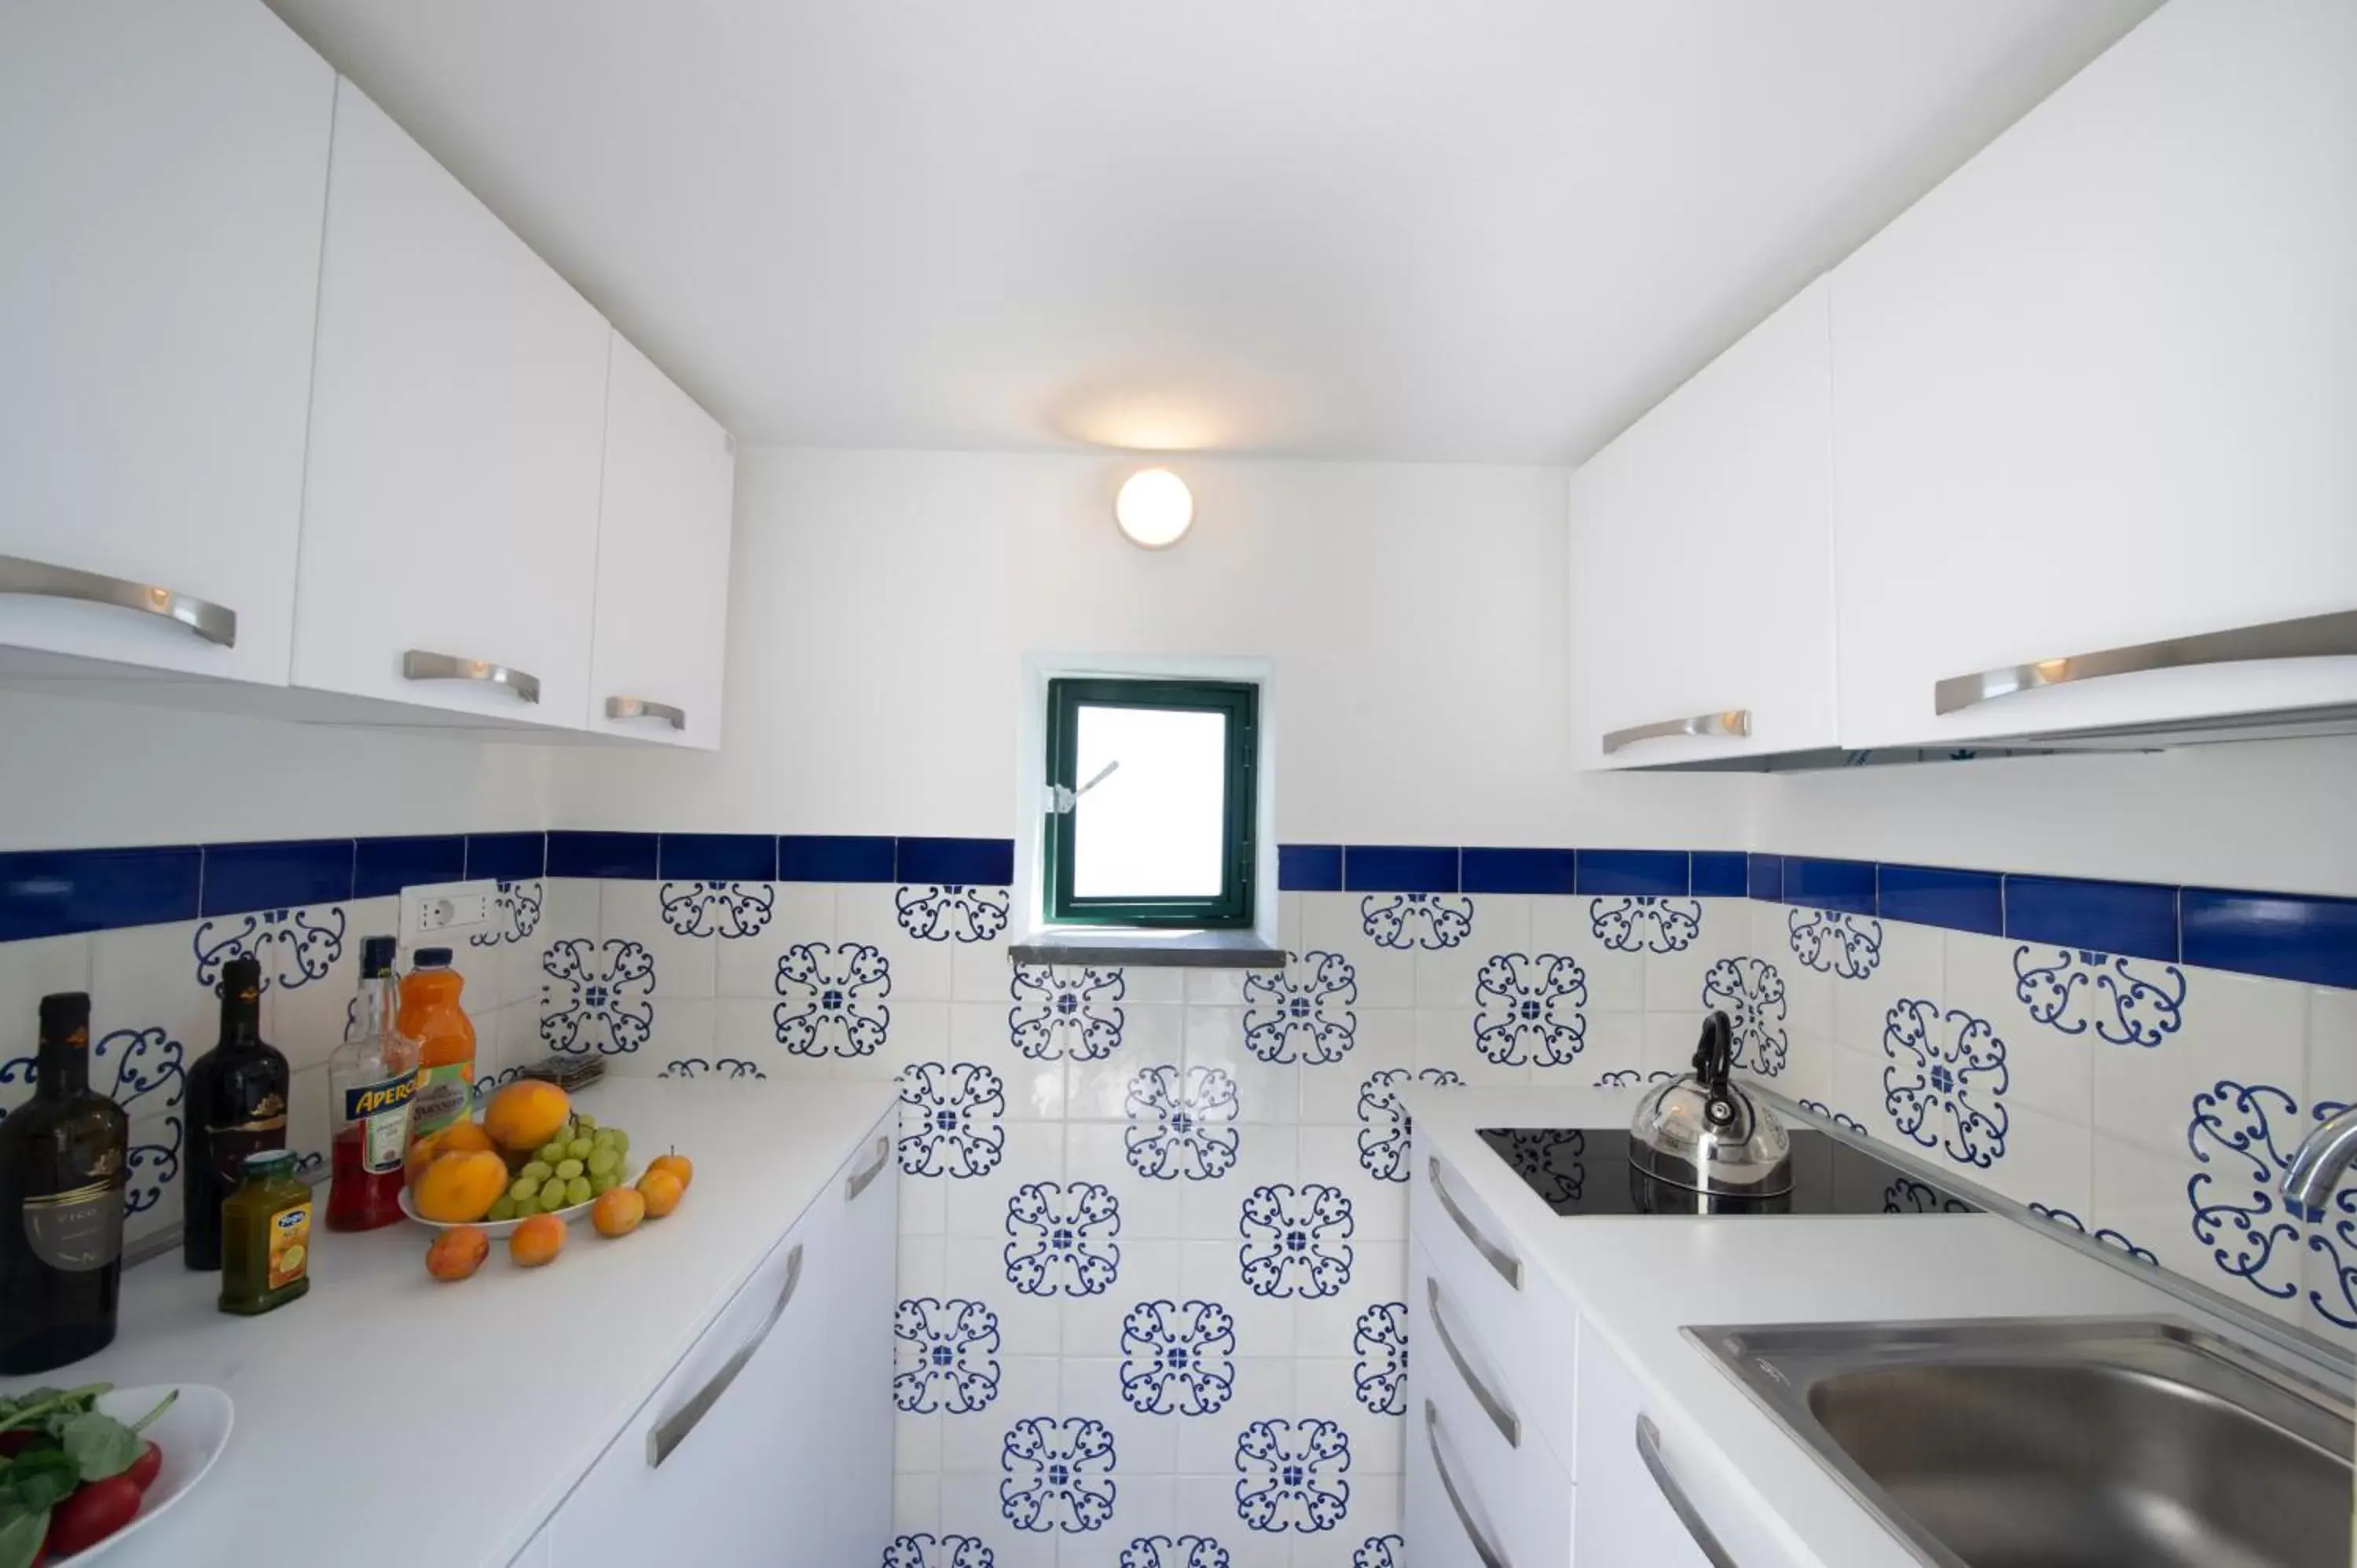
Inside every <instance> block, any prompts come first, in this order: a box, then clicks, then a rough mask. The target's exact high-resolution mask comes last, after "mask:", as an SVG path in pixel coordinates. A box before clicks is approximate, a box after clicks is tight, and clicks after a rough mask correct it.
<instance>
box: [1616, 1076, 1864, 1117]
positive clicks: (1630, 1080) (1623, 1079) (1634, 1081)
mask: <svg viewBox="0 0 2357 1568" xmlns="http://www.w3.org/2000/svg"><path fill="white" fill-rule="evenodd" d="M1678 1076H1680V1075H1679V1074H1677V1073H1674V1072H1672V1071H1671V1070H1670V1069H1667V1068H1655V1069H1653V1070H1652V1071H1651V1072H1639V1071H1638V1070H1637V1069H1635V1068H1633V1067H1624V1068H1620V1069H1617V1070H1616V1071H1612V1072H1602V1073H1598V1074H1597V1075H1596V1087H1597V1088H1598V1089H1634V1088H1636V1087H1637V1085H1639V1084H1641V1083H1667V1082H1669V1081H1670V1079H1674V1078H1676V1077H1678ZM1858 1130H1859V1131H1860V1132H1864V1131H1865V1129H1864V1128H1862V1127H1861V1128H1860V1129H1858Z"/></svg>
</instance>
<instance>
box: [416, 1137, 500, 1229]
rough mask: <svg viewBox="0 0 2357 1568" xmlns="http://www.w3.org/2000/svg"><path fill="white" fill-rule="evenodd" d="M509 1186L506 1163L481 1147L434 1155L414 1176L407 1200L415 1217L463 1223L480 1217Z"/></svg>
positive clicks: (449, 1222) (471, 1221)
mask: <svg viewBox="0 0 2357 1568" xmlns="http://www.w3.org/2000/svg"><path fill="white" fill-rule="evenodd" d="M507 1187H508V1163H507V1161H505V1160H503V1159H501V1158H500V1157H499V1155H487V1154H484V1153H482V1152H481V1151H480V1150H476V1151H473V1152H470V1153H467V1154H458V1155H435V1156H434V1159H433V1163H432V1164H430V1165H427V1166H426V1167H425V1175H424V1176H419V1177H418V1178H417V1187H416V1190H415V1191H414V1192H412V1193H411V1194H410V1195H409V1200H410V1202H411V1203H413V1204H414V1205H415V1206H416V1208H417V1215H418V1218H419V1219H431V1220H434V1221H435V1222H436V1223H437V1224H442V1225H466V1224H471V1223H473V1222H474V1221H475V1220H478V1219H481V1218H482V1217H483V1216H484V1215H486V1214H489V1213H490V1211H491V1205H492V1204H494V1203H497V1202H498V1201H499V1200H500V1194H501V1193H502V1192H505V1191H506V1190H507Z"/></svg>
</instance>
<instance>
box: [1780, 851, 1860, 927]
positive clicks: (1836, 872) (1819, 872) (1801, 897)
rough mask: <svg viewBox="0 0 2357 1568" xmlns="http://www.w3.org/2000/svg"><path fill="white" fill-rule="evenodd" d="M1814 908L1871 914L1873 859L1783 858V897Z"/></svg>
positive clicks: (1790, 856)
mask: <svg viewBox="0 0 2357 1568" xmlns="http://www.w3.org/2000/svg"><path fill="white" fill-rule="evenodd" d="M1783 902H1785V903H1787V904H1805V905H1807V906H1809V907H1810V908H1816V909H1839V910H1841V911H1842V912H1843V913H1844V914H1849V915H1871V914H1873V913H1874V862H1872V861H1870V860H1819V859H1817V858H1815V857H1814V856H1812V855H1805V854H1788V855H1786V856H1785V857H1784V898H1783Z"/></svg>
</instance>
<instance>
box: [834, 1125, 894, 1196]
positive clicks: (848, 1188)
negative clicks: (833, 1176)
mask: <svg viewBox="0 0 2357 1568" xmlns="http://www.w3.org/2000/svg"><path fill="white" fill-rule="evenodd" d="M891 1157H892V1140H891V1139H890V1138H888V1137H884V1138H878V1139H877V1140H876V1158H875V1159H874V1160H872V1161H870V1162H869V1163H868V1166H867V1168H866V1170H864V1171H854V1172H852V1173H851V1175H850V1176H849V1177H848V1178H846V1179H845V1182H844V1184H843V1201H844V1202H845V1203H856V1202H858V1201H859V1195H860V1194H861V1193H863V1192H866V1190H867V1187H868V1184H869V1183H870V1182H873V1181H874V1180H875V1179H876V1178H877V1176H881V1175H883V1174H884V1165H885V1163H886V1162H887V1161H888V1160H890V1159H891Z"/></svg>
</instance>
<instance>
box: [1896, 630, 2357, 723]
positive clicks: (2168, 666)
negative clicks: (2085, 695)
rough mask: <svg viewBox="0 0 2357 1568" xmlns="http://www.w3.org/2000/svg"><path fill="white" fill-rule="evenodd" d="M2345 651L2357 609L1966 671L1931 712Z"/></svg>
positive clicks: (2353, 646)
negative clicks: (2149, 674) (2044, 689)
mask: <svg viewBox="0 0 2357 1568" xmlns="http://www.w3.org/2000/svg"><path fill="white" fill-rule="evenodd" d="M2346 654H2357V610H2341V611H2338V612H2336V613H2334V614H2332V615H2320V616H2303V617H2301V618H2299V619H2298V620H2276V621H2268V622H2266V624H2264V625H2261V626H2240V627H2235V628H2232V629H2230V630H2226V631H2205V632H2197V633H2195V634H2194V635H2193V636H2191V637H2171V638H2164V639H2161V640H2160V641H2158V642H2138V643H2134V644H2132V645H2130V646H2128V647H2126V648H2106V649H2102V650H2098V651H2096V652H2093V653H2075V654H2072V656H2071V657H2069V658H2067V659H2041V660H2038V661H2037V662H2036V663H2034V664H2007V665H2004V666H2002V667H2000V668H1998V669H1996V670H1982V671H1976V672H1975V673H1974V674H1970V675H1952V676H1950V677H1949V678H1948V679H1947V680H1945V681H1942V682H1938V683H1937V684H1936V685H1934V686H1933V687H1932V712H1933V713H1935V714H1955V713H1962V712H1963V711H1964V709H1966V708H1969V707H1973V706H1975V705H1977V704H1979V703H1986V702H1989V701H1991V700H1993V699H1995V698H1997V697H2009V696H2011V695H2013V694H2014V693H2016V692H2027V691H2030V690H2033V689H2034V688H2036V687H2040V686H2067V685H2071V684H2072V683H2074V682H2080V681H2100V680H2102V679H2103V678H2104V677H2105V676H2107V675H2135V674H2139V673H2141V672H2143V671H2147V670H2183V669H2188V668H2190V667H2192V666H2194V665H2198V664H2255V663H2260V662H2264V661H2266V660H2276V659H2330V658H2332V657H2334V656H2336V655H2346Z"/></svg>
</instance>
